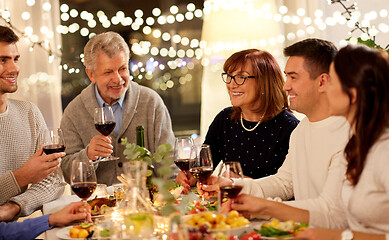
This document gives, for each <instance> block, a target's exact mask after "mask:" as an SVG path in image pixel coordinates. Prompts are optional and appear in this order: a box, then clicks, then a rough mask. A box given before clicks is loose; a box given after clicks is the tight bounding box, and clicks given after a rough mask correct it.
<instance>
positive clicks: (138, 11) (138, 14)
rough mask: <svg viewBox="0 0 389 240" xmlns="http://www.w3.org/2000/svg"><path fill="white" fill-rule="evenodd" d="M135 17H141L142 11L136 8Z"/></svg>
mask: <svg viewBox="0 0 389 240" xmlns="http://www.w3.org/2000/svg"><path fill="white" fill-rule="evenodd" d="M134 15H135V17H137V18H141V17H142V16H143V11H142V10H140V9H137V10H136V11H135V13H134Z"/></svg>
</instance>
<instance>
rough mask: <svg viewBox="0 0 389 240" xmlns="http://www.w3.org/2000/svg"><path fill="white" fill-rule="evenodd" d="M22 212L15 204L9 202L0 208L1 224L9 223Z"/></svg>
mask: <svg viewBox="0 0 389 240" xmlns="http://www.w3.org/2000/svg"><path fill="white" fill-rule="evenodd" d="M19 212H20V206H19V205H18V204H17V203H14V202H7V203H6V204H4V205H1V206H0V222H9V221H11V220H12V219H13V218H14V217H15V216H16V215H18V214H19Z"/></svg>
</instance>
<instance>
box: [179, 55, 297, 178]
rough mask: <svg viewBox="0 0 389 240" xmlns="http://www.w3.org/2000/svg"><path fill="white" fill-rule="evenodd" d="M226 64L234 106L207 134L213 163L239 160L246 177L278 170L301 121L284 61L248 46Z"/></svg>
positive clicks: (272, 172)
mask: <svg viewBox="0 0 389 240" xmlns="http://www.w3.org/2000/svg"><path fill="white" fill-rule="evenodd" d="M223 70H224V73H222V80H223V81H224V82H225V83H226V87H227V91H228V94H229V96H230V100H231V105H232V106H231V107H227V108H225V109H224V110H222V111H221V112H220V113H219V114H218V115H217V116H216V117H215V119H214V120H213V122H212V124H211V125H210V127H209V129H208V133H207V135H206V139H205V142H204V143H205V144H209V145H210V146H211V152H212V158H213V161H214V162H213V164H214V166H217V165H218V164H219V162H220V161H239V162H240V163H241V166H242V170H243V173H244V175H245V176H247V177H251V178H261V177H266V176H268V175H271V174H274V173H276V172H277V169H278V168H279V167H280V166H281V165H282V163H283V161H284V159H285V156H286V154H287V152H288V149H289V137H290V134H291V132H292V131H293V129H294V128H295V127H296V126H297V124H298V123H299V121H298V120H297V119H296V118H295V117H294V116H293V114H292V113H291V112H290V110H289V105H288V99H287V95H286V93H285V92H284V91H283V90H282V87H283V84H284V80H283V77H282V72H281V69H280V67H279V65H278V64H277V62H276V60H275V59H274V57H273V56H272V55H271V54H270V53H268V52H266V51H261V50H257V49H248V50H243V51H240V52H236V53H234V54H233V55H232V56H230V57H229V58H228V59H227V60H226V62H225V64H224V67H223ZM180 177H181V181H180ZM182 179H184V180H186V178H185V176H183V174H182V173H180V174H179V176H178V177H177V182H178V183H183V180H182ZM186 181H187V180H186ZM183 184H184V183H183ZM184 185H185V184H184Z"/></svg>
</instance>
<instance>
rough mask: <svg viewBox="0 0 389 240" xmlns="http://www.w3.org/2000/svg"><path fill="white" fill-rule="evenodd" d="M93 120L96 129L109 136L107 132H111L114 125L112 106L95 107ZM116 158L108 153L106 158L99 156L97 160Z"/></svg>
mask: <svg viewBox="0 0 389 240" xmlns="http://www.w3.org/2000/svg"><path fill="white" fill-rule="evenodd" d="M94 122H95V127H96V129H97V131H99V132H100V133H101V134H102V135H104V136H106V137H107V136H109V134H111V132H112V131H113V130H114V129H115V126H116V121H115V116H114V114H113V111H112V108H111V107H110V106H105V107H101V108H100V107H99V108H95V115H94ZM117 159H119V158H118V157H113V156H112V155H110V156H109V157H106V158H99V161H110V160H117Z"/></svg>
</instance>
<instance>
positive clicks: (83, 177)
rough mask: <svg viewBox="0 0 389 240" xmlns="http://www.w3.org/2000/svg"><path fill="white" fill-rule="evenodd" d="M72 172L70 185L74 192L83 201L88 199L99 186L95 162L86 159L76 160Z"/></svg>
mask: <svg viewBox="0 0 389 240" xmlns="http://www.w3.org/2000/svg"><path fill="white" fill-rule="evenodd" d="M70 174H71V175H70V185H71V187H72V190H73V192H74V193H75V194H76V195H77V196H78V197H79V198H81V199H82V200H83V201H86V200H87V199H88V198H89V197H90V196H91V195H92V194H93V192H94V191H95V189H96V186H97V180H96V173H95V168H94V167H93V164H92V163H91V162H89V161H86V160H74V161H73V162H72V168H71V173H70Z"/></svg>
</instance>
